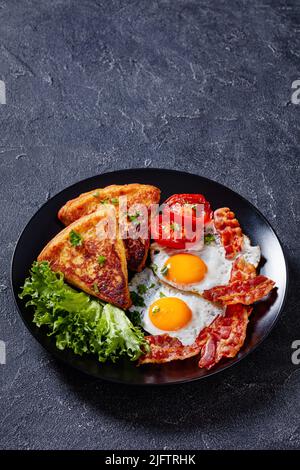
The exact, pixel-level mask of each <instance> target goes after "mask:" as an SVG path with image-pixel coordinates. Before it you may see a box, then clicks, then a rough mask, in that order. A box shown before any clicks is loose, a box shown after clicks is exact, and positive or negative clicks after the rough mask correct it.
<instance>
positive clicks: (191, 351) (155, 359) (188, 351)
mask: <svg viewBox="0 0 300 470" xmlns="http://www.w3.org/2000/svg"><path fill="white" fill-rule="evenodd" d="M145 339H146V340H147V341H148V343H149V345H150V352H148V353H147V354H145V355H144V356H142V357H140V359H139V364H147V363H153V364H154V363H156V364H161V363H164V362H170V361H174V360H176V359H179V360H183V359H188V358H189V357H192V356H196V355H197V354H199V352H200V350H201V345H200V344H198V343H197V340H196V341H195V342H194V343H193V344H191V345H190V346H184V345H183V344H182V343H181V341H179V339H177V338H172V337H171V336H169V335H168V334H163V335H155V336H154V335H153V336H152V335H151V336H146V337H145Z"/></svg>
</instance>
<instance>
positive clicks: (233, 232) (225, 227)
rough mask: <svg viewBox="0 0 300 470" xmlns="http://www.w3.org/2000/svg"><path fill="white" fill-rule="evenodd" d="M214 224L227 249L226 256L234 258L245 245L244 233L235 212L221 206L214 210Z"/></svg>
mask: <svg viewBox="0 0 300 470" xmlns="http://www.w3.org/2000/svg"><path fill="white" fill-rule="evenodd" d="M214 224H215V227H216V230H217V232H218V234H219V235H220V238H221V242H222V245H223V247H224V249H225V253H226V258H228V259H233V258H234V257H235V256H236V254H237V253H239V252H240V251H241V250H242V247H243V233H242V229H241V227H240V224H239V222H238V220H237V219H236V218H235V214H234V212H232V211H231V210H230V209H229V208H228V207H221V208H220V209H217V210H216V211H215V212H214Z"/></svg>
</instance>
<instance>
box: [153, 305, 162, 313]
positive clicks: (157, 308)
mask: <svg viewBox="0 0 300 470" xmlns="http://www.w3.org/2000/svg"><path fill="white" fill-rule="evenodd" d="M159 311H160V308H159V306H158V305H155V307H153V309H152V313H154V314H155V313H158V312H159Z"/></svg>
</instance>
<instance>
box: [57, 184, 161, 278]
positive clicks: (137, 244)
mask: <svg viewBox="0 0 300 470" xmlns="http://www.w3.org/2000/svg"><path fill="white" fill-rule="evenodd" d="M120 196H127V202H128V206H129V207H131V206H132V205H133V204H145V205H146V206H147V207H150V205H151V204H158V203H159V199H160V190H159V189H158V188H156V187H155V186H152V185H147V184H138V183H133V184H125V185H111V186H107V187H105V188H100V189H94V190H93V191H89V192H87V193H83V194H81V195H80V196H78V197H77V198H75V199H72V200H70V201H68V202H67V203H66V204H65V205H64V206H63V207H62V208H61V209H60V210H59V212H58V218H59V219H60V220H61V221H62V222H63V223H64V224H65V225H69V224H70V223H72V222H74V221H75V220H77V219H79V218H80V217H83V216H85V215H87V214H91V213H93V212H94V211H96V210H98V209H99V206H100V207H103V204H101V201H102V202H104V201H107V202H111V199H114V198H118V197H120ZM129 207H128V208H129ZM149 238H150V234H149ZM149 238H148V239H142V238H139V239H136V240H133V239H130V238H129V239H127V240H124V245H125V249H126V257H127V264H128V269H130V270H131V271H141V270H142V269H143V268H144V266H145V263H146V259H147V255H148V250H149V245H150V239H149Z"/></svg>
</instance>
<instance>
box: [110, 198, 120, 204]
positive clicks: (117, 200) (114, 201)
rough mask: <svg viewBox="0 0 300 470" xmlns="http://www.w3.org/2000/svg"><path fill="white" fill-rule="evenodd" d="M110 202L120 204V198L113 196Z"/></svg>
mask: <svg viewBox="0 0 300 470" xmlns="http://www.w3.org/2000/svg"><path fill="white" fill-rule="evenodd" d="M110 202H111V203H112V204H118V202H119V199H118V198H117V197H113V198H112V199H111V200H110Z"/></svg>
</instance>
